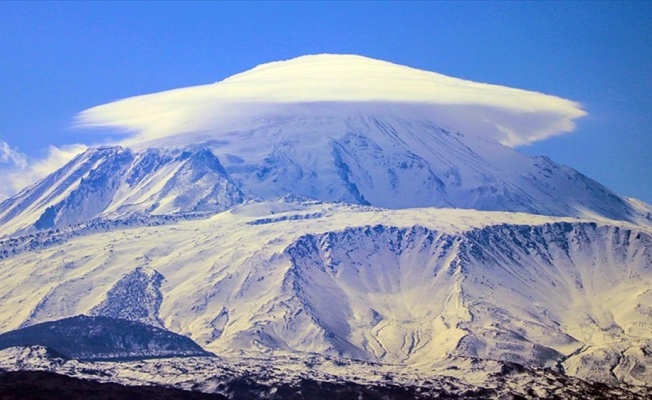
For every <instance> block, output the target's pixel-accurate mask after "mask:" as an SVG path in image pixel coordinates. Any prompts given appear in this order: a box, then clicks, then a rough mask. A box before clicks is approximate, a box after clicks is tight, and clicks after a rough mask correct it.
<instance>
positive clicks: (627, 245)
mask: <svg viewBox="0 0 652 400" xmlns="http://www.w3.org/2000/svg"><path fill="white" fill-rule="evenodd" d="M382 77H387V80H388V82H389V83H387V82H384V81H382V80H381V78H382ZM402 83H404V86H402ZM378 85H380V86H378ZM284 87H286V88H287V91H283V90H282V89H283V88H284ZM297 88H299V89H297ZM347 88H348V89H347ZM424 88H425V89H424ZM308 89H310V90H308ZM426 89H428V90H430V91H427V90H426ZM388 91H389V92H388ZM299 92H306V93H307V94H306V97H305V98H301V99H297V98H296V95H297V93H299ZM387 93H389V94H387ZM496 95H500V96H498V99H497V100H496V99H494V97H495V96H496ZM469 96H470V97H469ZM501 96H502V97H501ZM449 97H451V98H454V99H455V101H456V102H457V103H455V104H454V105H451V104H444V103H442V101H443V100H442V99H444V98H449ZM338 99H339V100H338ZM410 99H412V100H410ZM451 107H452V108H451ZM147 110H150V111H151V112H152V113H154V114H152V115H150V114H148V112H147ZM154 111H156V112H154ZM134 112H136V114H134ZM581 114H582V112H581V110H579V111H578V109H577V108H576V107H575V106H574V105H573V104H570V105H569V104H568V102H567V101H565V100H563V99H557V98H551V97H546V95H541V94H533V93H530V92H523V91H518V90H515V89H509V88H495V87H490V85H484V84H473V83H464V82H462V81H460V80H455V79H454V78H447V77H443V76H440V75H437V74H432V73H426V72H424V71H420V72H419V71H416V72H415V70H413V69H410V68H405V67H400V66H395V65H393V64H391V65H388V63H383V62H378V61H375V60H369V59H364V58H358V57H350V56H344V57H343V58H342V57H338V56H314V57H310V58H307V59H306V58H300V59H296V60H290V61H287V62H284V63H273V64H270V65H266V66H262V67H258V68H255V69H254V70H252V71H249V72H246V73H243V74H240V75H237V76H235V77H232V78H229V79H227V80H225V81H222V82H219V83H217V84H214V85H209V86H207V87H199V88H190V89H181V90H179V91H172V92H166V93H163V94H155V95H148V96H142V97H138V98H134V99H127V100H124V101H120V102H117V103H115V104H109V105H105V106H99V107H98V108H96V109H92V110H89V111H87V112H85V113H84V114H83V116H84V118H86V119H87V120H90V121H95V124H96V125H102V124H105V125H112V124H113V125H112V126H120V127H126V128H134V127H136V126H137V127H140V130H139V131H138V132H137V133H136V134H135V135H136V136H134V138H133V141H132V142H128V141H127V142H125V143H123V145H122V146H107V147H99V148H91V149H89V150H87V151H85V152H84V153H82V154H80V155H79V156H77V157H76V158H75V159H73V160H72V161H71V162H70V163H68V164H67V165H65V166H64V167H63V168H61V169H60V170H58V171H56V172H54V173H53V174H51V175H50V176H48V177H46V178H45V179H43V180H41V181H39V182H37V183H35V184H34V185H32V186H31V187H29V188H26V189H25V190H24V191H22V192H21V193H19V194H18V195H16V196H14V197H13V198H10V199H8V200H6V201H4V202H3V203H2V204H0V280H1V281H2V282H3V285H2V286H0V302H1V303H0V304H1V305H2V307H0V332H9V331H15V330H17V329H19V330H20V331H19V332H23V331H24V330H25V329H30V328H33V327H36V326H39V324H43V323H48V324H49V323H54V324H57V323H55V322H51V321H60V320H62V319H63V320H64V321H67V320H66V319H67V318H71V317H74V316H78V315H86V316H87V317H83V318H92V319H93V318H95V319H98V320H101V319H103V318H111V319H116V320H120V321H123V320H126V321H131V322H133V323H137V324H139V325H138V326H146V327H148V329H165V330H166V331H170V332H173V333H175V334H179V335H185V336H187V337H189V338H191V339H192V340H193V341H195V342H196V343H197V344H198V345H200V346H202V347H203V348H204V349H206V350H208V351H211V352H214V353H215V354H218V355H219V356H220V357H224V359H225V360H236V361H232V362H234V363H236V364H237V362H239V361H237V360H239V359H240V358H241V357H244V358H247V359H248V360H258V361H255V362H256V363H258V362H259V360H276V359H280V358H282V357H289V359H291V360H292V362H291V363H290V364H292V365H296V368H297V370H298V371H303V372H300V373H304V372H305V373H306V374H310V373H311V372H310V371H311V370H312V366H311V365H312V364H311V362H312V361H311V360H312V358H311V357H316V356H319V357H326V358H327V359H328V360H337V361H334V362H335V363H338V362H340V363H347V362H353V361H352V360H356V361H355V362H356V363H360V364H356V365H357V367H356V368H359V369H360V371H363V370H364V371H367V369H365V368H367V367H362V365H367V366H369V365H373V366H374V368H376V366H382V368H385V369H386V373H387V374H388V375H387V376H390V377H391V376H393V375H394V374H396V375H398V374H399V373H403V372H405V371H407V372H406V374H408V375H409V374H412V373H415V374H418V375H419V376H427V377H433V376H439V375H445V376H452V377H453V378H454V379H462V380H463V381H464V382H467V383H468V382H469V381H468V380H471V381H472V380H473V379H475V378H474V376H475V375H473V374H471V375H469V376H466V374H467V373H469V374H470V373H471V371H476V372H477V370H478V369H482V368H484V367H480V366H487V365H489V364H491V365H493V367H491V368H494V367H495V368H498V369H501V368H506V369H507V370H513V369H514V368H516V369H517V370H519V371H527V372H523V374H525V375H527V376H528V377H531V378H532V379H533V380H534V381H536V382H538V383H537V385H539V384H543V383H541V382H543V381H544V380H545V379H546V378H545V377H546V376H549V375H546V374H557V375H555V376H564V375H565V376H572V377H574V378H573V379H579V380H586V381H590V382H601V383H603V384H608V385H612V386H618V387H622V388H625V387H629V386H627V385H634V386H645V385H649V383H648V382H650V381H652V372H650V371H652V367H651V366H652V358H651V354H652V334H650V332H652V309H651V308H650V304H652V297H651V296H652V292H651V291H650V287H652V214H651V212H652V208H651V207H650V206H649V205H646V204H644V203H642V202H640V201H637V200H633V199H627V198H625V197H623V196H620V195H618V194H616V193H614V192H612V191H611V190H609V189H608V188H606V187H604V186H602V185H601V184H599V183H597V182H595V181H593V180H591V179H590V178H588V177H586V176H584V175H582V174H580V173H579V172H577V171H575V170H573V169H571V168H568V167H564V166H561V165H558V164H556V163H554V162H553V161H552V160H550V159H547V158H545V157H529V156H525V155H523V154H521V153H519V152H518V151H516V150H514V149H513V148H511V147H508V145H509V144H514V143H516V142H518V140H525V139H523V138H524V137H525V136H522V135H521V136H519V135H518V134H517V132H516V130H515V129H517V128H518V127H519V126H520V127H521V128H522V127H523V126H524V124H525V123H526V122H528V123H531V124H533V125H532V135H535V136H536V135H539V136H541V135H543V136H545V135H550V134H551V133H550V132H551V131H550V129H553V128H551V127H550V126H549V125H553V126H555V127H557V128H555V129H557V130H559V129H562V128H559V126H562V127H563V129H569V128H568V126H570V125H569V124H571V122H572V119H573V118H576V117H577V116H579V115H581ZM103 118H104V119H106V121H104V120H103ZM549 118H551V119H553V120H554V121H553V122H552V123H551V124H548V123H546V122H545V121H544V120H546V119H549ZM98 121H99V122H98ZM102 121H104V122H102ZM107 121H108V122H107ZM456 121H457V122H459V124H458V123H457V122H456ZM456 127H468V128H469V132H463V131H462V130H460V129H458V128H456ZM485 128H486V129H488V130H489V131H490V132H489V133H488V134H487V135H483V134H482V132H479V131H478V129H480V130H481V129H485ZM492 129H493V130H492ZM563 129H562V130H563ZM139 135H140V136H139ZM497 135H498V136H497ZM499 135H503V136H502V139H501V136H499ZM519 138H520V139H519ZM76 318H80V317H76ZM83 321H85V320H83ZM28 344H29V343H28ZM12 360H13V359H12ZM0 361H2V360H0ZM185 362H186V361H183V362H181V363H182V364H183V363H185ZM203 362H204V361H201V362H199V363H203ZM207 362H217V361H215V360H213V361H207ZM247 362H249V361H247ZM270 362H272V361H270ZM16 363H18V361H16ZM20 363H22V364H20V365H28V364H29V363H28V362H27V361H20ZM165 363H167V364H165V365H168V366H169V368H172V369H174V370H192V371H194V372H193V373H192V374H191V375H192V376H191V377H190V378H188V379H189V381H188V382H190V383H188V382H186V383H184V384H188V385H191V386H192V387H202V388H203V389H202V390H204V389H205V390H207V391H212V392H219V390H222V389H223V388H222V389H219V387H220V386H219V385H218V384H215V386H211V385H212V384H209V383H206V382H203V381H200V380H201V379H204V378H206V377H205V376H204V375H202V374H201V372H198V371H199V370H200V369H201V368H199V367H196V365H197V364H196V363H197V361H192V360H191V361H188V363H189V364H183V366H180V365H181V364H176V361H169V362H165ZM492 363H493V364H492ZM16 365H18V364H16ZM157 365H158V364H157ZM515 365H519V366H520V367H515ZM142 367H143V365H141V364H134V365H132V364H129V367H128V368H129V372H125V373H124V374H122V373H121V374H122V375H121V376H136V378H133V379H134V381H138V379H141V378H142V379H145V378H144V376H145V375H141V374H140V371H141V370H140V369H141V368H142ZM53 368H54V367H53ZM57 368H58V367H57ZM66 368H68V367H66ZM102 368H106V369H108V370H110V369H111V368H113V367H107V366H103V367H102ZM125 368H127V367H125ZM156 368H159V367H156ZM378 368H381V367H378ZM487 368H489V367H487ZM306 371H307V372H306ZM533 371H534V372H533ZM537 371H547V372H537ZM65 372H66V374H72V375H74V374H75V373H76V372H75V371H73V370H66V371H65ZM260 373H261V374H262V375H261V377H260V379H262V380H265V379H268V377H269V375H268V374H267V372H265V371H263V372H260ZM339 373H341V371H340V372H339ZM132 374H133V375H132ZM234 374H235V373H234ZM361 374H362V375H360V376H355V375H354V377H353V378H351V377H350V376H349V377H350V378H351V379H352V380H356V379H357V378H361V377H362V378H364V377H367V376H368V371H367V372H364V373H362V372H361ZM496 374H498V375H495V374H494V375H492V377H491V379H493V380H492V382H493V383H492V385H493V384H494V383H495V382H496V381H495V379H497V378H496V377H497V376H502V375H500V374H499V373H498V372H496ZM118 375H120V374H118ZM525 375H523V376H525ZM148 376H149V375H148ZM306 376H307V377H308V378H310V379H312V378H311V376H310V375H305V376H304V375H302V377H303V378H305V377H306ZM406 376H407V375H406ZM516 376H521V375H518V374H516V375H514V376H513V377H512V378H513V379H517V377H516ZM138 377H140V378H138ZM303 378H302V379H303ZM354 378H356V379H354ZM485 378H487V375H486V374H485V375H483V378H482V379H485ZM512 378H510V379H512ZM115 379H122V378H115ZM147 379H149V378H147ZM206 379H208V378H206ZM365 379H366V378H365ZM406 379H407V378H406ZM410 379H411V378H410ZM478 379H480V378H478ZM487 379H489V378H487ZM528 379H529V378H528ZM550 379H551V381H549V382H548V384H550V382H562V381H563V379H560V380H558V379H557V378H550ZM408 380H409V379H408ZM211 382H212V381H211ZM266 382H267V381H266ZM405 382H407V381H404V382H403V383H405ZM474 382H475V383H474ZM478 382H479V381H478ZM478 382H476V381H473V382H471V383H469V385H470V386H469V388H473V387H475V388H477V387H478V386H477V385H478V384H479V383H478ZM573 382H578V381H573ZM267 383H269V382H267ZM267 383H266V385H267ZM512 383H513V382H512ZM510 384H511V383H510ZM202 385H204V386H202ZM474 385H475V386H474ZM497 385H498V384H497ZM551 385H552V384H551ZM555 385H557V386H559V385H563V384H561V383H555V384H554V385H552V386H555ZM499 386H500V385H499ZM544 386H545V385H544ZM458 389H459V388H458ZM265 390H267V389H265ZM269 390H272V389H269ZM447 390H448V389H447ZM469 390H471V389H469ZM542 390H543V389H542ZM546 390H547V389H546ZM591 390H593V389H591ZM623 390H624V389H623ZM628 390H629V389H628ZM219 393H222V392H219ZM454 393H456V394H457V395H463V394H464V392H461V391H459V390H457V389H455V390H454ZM478 393H480V392H478ZM501 393H502V392H501ZM514 393H521V394H519V395H522V393H529V392H527V391H522V390H521V388H519V389H518V391H515V392H514ZM542 393H543V392H542ZM545 393H548V394H551V393H553V392H545ZM528 395H531V394H528ZM551 395H552V394H551Z"/></svg>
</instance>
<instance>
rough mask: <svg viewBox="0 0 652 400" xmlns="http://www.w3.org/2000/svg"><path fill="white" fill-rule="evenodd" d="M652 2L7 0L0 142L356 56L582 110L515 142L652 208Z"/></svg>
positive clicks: (42, 145)
mask: <svg viewBox="0 0 652 400" xmlns="http://www.w3.org/2000/svg"><path fill="white" fill-rule="evenodd" d="M650 21H652V4H651V3H648V2H595V3H593V2H585V1H582V2H551V1H545V2H505V3H500V2H478V3H475V2H450V3H448V2H415V3H407V2H396V3H393V2H379V3H374V2H356V3H348V2H332V3H320V2H289V3H283V2H277V3H273V2H262V3H222V2H218V3H209V2H196V3H192V2H183V3H173V2H166V3H156V2H142V3H135V2H116V3H109V2H60V3H58V2H13V1H11V2H9V1H6V2H0V141H5V142H7V143H9V144H10V145H11V146H12V147H15V148H18V149H19V150H21V151H22V152H24V153H26V154H27V155H29V156H32V157H37V156H39V155H41V154H43V153H44V152H45V150H46V148H47V145H49V144H53V145H58V146H59V145H64V144H70V143H78V142H83V143H89V142H92V141H93V140H92V139H89V133H88V132H82V131H78V130H75V129H72V128H71V122H72V118H73V117H74V116H75V114H76V113H78V112H79V111H82V110H84V109H86V108H89V107H92V106H95V105H99V104H103V103H107V102H109V101H112V100H117V99H120V98H124V97H129V96H134V95H139V94H145V93H152V92H157V91H161V90H166V89H173V88H178V87H185V86H191V85H198V84H205V83H210V82H215V81H219V80H221V79H223V78H226V77H228V76H230V75H233V74H235V73H238V72H242V71H244V70H247V69H249V68H252V67H254V66H256V65H258V64H261V63H265V62H269V61H276V60H282V59H288V58H292V57H295V56H299V55H304V54H315V53H353V54H360V55H364V56H368V57H372V58H378V59H382V60H386V61H391V62H394V63H398V64H404V65H408V66H411V67H415V68H420V69H425V70H430V71H436V72H440V73H443V74H446V75H450V76H455V77H460V78H465V79H469V80H474V81H479V82H487V83H494V84H500V85H505V86H510V87H516V88H522V89H528V90H534V91H539V92H543V93H548V94H553V95H557V96H561V97H565V98H569V99H571V100H575V101H578V102H580V103H582V104H584V107H585V109H586V110H587V111H588V112H589V116H588V117H585V118H583V119H581V120H580V122H579V126H578V129H577V131H576V132H574V133H572V134H569V135H565V136H560V137H556V138H553V139H549V140H547V141H544V142H539V143H537V144H535V145H532V146H529V147H525V148H521V150H522V151H524V152H527V153H529V154H543V155H547V156H549V157H550V158H552V159H553V160H555V161H557V162H560V163H563V164H566V165H569V166H571V167H574V168H576V169H578V170H579V171H581V172H583V173H585V174H587V175H588V176H590V177H592V178H594V179H596V180H598V181H600V182H602V183H604V184H605V185H607V186H609V187H611V188H612V189H614V190H616V191H618V192H620V193H622V194H625V195H628V196H633V197H638V198H640V199H643V200H645V201H647V202H648V203H652V177H651V175H652V161H651V160H652V132H651V127H652V23H651V22H650Z"/></svg>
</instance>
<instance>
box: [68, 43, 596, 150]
mask: <svg viewBox="0 0 652 400" xmlns="http://www.w3.org/2000/svg"><path fill="white" fill-rule="evenodd" d="M319 102H345V103H346V102H356V103H363V102H385V103H401V104H418V105H420V106H424V105H425V106H427V107H420V108H419V109H420V110H422V111H423V115H422V116H423V117H425V118H431V119H433V120H434V122H436V123H438V124H440V125H446V127H448V128H451V129H456V130H459V131H461V132H463V133H466V134H475V135H482V136H484V137H489V138H493V139H495V140H497V141H499V142H501V143H503V144H505V145H508V146H519V145H526V144H529V143H533V142H536V141H539V140H543V139H545V138H548V137H551V136H555V135H560V134H563V133H566V132H570V131H572V130H574V128H575V123H574V120H575V119H577V118H579V117H582V116H584V115H586V112H585V111H584V110H583V109H582V107H581V106H580V105H579V104H578V103H576V102H573V101H570V100H566V99H562V98H559V97H555V96H550V95H546V94H542V93H537V92H531V91H525V90H520V89H513V88H508V87H504V86H497V85H490V84H485V83H477V82H471V81H467V80H463V79H457V78H451V77H448V76H445V75H441V74H437V73H434V72H428V71H421V70H417V69H413V68H409V67H404V66H400V65H396V64H392V63H388V62H384V61H378V60H373V59H369V58H365V57H361V56H353V55H317V56H305V57H299V58H296V59H292V60H288V61H280V62H274V63H269V64H264V65H261V66H258V67H256V68H254V69H252V70H249V71H247V72H244V73H241V74H238V75H234V76H232V77H230V78H228V79H225V80H223V81H221V82H218V83H214V84H210V85H203V86H196V87H189V88H184V89H177V90H171V91H166V92H161V93H155V94H150V95H145V96H138V97H132V98H128V99H124V100H120V101H117V102H113V103H109V104H105V105H101V106H98V107H94V108H91V109H89V110H86V111H84V112H82V113H81V114H80V115H79V116H78V125H80V126H84V127H110V128H113V129H116V128H117V129H120V130H122V131H124V132H125V133H127V138H128V139H126V140H125V141H124V143H125V144H131V143H134V142H139V141H148V140H152V139H157V138H161V137H168V136H174V135H182V134H185V133H190V132H199V131H206V130H211V131H213V132H215V133H216V134H219V130H220V127H222V129H227V128H228V127H234V126H242V125H243V124H247V123H249V122H250V121H251V120H253V119H255V118H256V117H257V116H259V115H260V114H261V113H265V112H268V110H269V109H270V107H272V108H274V109H278V108H279V107H285V108H286V109H287V107H289V106H291V105H292V104H297V103H304V104H305V103H319ZM265 105H266V106H265ZM257 114H258V115H257Z"/></svg>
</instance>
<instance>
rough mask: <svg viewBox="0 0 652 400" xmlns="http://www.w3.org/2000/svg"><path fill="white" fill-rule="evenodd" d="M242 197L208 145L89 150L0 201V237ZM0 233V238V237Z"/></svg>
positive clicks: (220, 206) (206, 206)
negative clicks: (14, 194) (102, 218)
mask: <svg viewBox="0 0 652 400" xmlns="http://www.w3.org/2000/svg"><path fill="white" fill-rule="evenodd" d="M242 201H243V195H242V193H241V192H240V190H239V189H238V188H237V186H236V185H235V184H234V183H233V182H232V181H231V179H230V178H229V176H228V174H227V172H226V171H225V170H224V167H222V165H221V164H220V162H219V160H218V159H217V158H216V157H215V156H214V155H213V154H212V153H211V152H210V151H208V150H205V149H197V148H193V147H186V148H183V149H148V150H144V151H141V152H138V153H134V152H133V151H132V150H129V149H126V148H122V147H103V148H97V149H89V150H87V151H85V152H84V153H82V154H80V155H79V156H77V157H76V158H75V159H74V160H72V161H71V162H70V163H68V164H67V165H66V166H64V167H63V168H62V169H60V170H59V171H57V172H55V173H54V174H52V175H50V176H48V177H47V178H45V179H44V180H42V181H40V182H38V183H36V184H34V185H33V186H31V187H29V188H27V189H25V190H24V191H23V192H21V193H19V194H18V195H17V196H14V197H12V198H10V199H7V200H6V201H4V202H3V203H2V204H0V226H2V231H1V232H3V233H4V234H8V233H12V232H16V231H18V232H30V231H34V230H45V229H57V228H60V227H65V226H70V225H76V224H79V223H82V222H87V221H90V220H92V219H95V218H98V217H116V216H126V215H132V214H134V213H141V214H143V213H144V214H154V215H159V214H174V213H179V212H197V211H210V212H217V211H222V210H225V209H228V208H230V207H232V206H233V205H235V204H239V203H241V202H242ZM0 236H1V235H0Z"/></svg>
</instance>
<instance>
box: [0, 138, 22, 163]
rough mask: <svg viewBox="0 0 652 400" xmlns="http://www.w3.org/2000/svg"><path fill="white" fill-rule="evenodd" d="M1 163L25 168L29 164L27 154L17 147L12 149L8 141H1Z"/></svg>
mask: <svg viewBox="0 0 652 400" xmlns="http://www.w3.org/2000/svg"><path fill="white" fill-rule="evenodd" d="M0 165H8V166H10V167H15V168H24V167H26V166H27V156H25V154H23V153H21V152H20V151H18V150H16V149H12V148H11V146H9V144H8V143H7V142H3V141H0Z"/></svg>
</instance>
